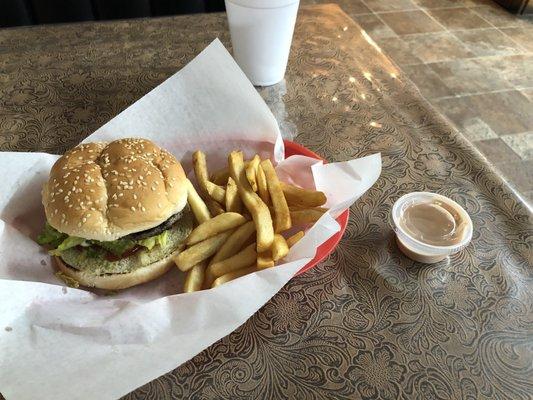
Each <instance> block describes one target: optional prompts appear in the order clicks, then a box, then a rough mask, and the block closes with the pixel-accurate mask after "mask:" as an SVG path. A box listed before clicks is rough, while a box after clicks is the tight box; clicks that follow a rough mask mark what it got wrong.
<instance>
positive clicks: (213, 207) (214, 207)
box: [205, 197, 226, 216]
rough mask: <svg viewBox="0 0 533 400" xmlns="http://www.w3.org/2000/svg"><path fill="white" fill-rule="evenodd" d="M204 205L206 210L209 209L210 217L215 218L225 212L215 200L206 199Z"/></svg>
mask: <svg viewBox="0 0 533 400" xmlns="http://www.w3.org/2000/svg"><path fill="white" fill-rule="evenodd" d="M205 203H206V204H207V208H208V209H209V212H210V213H211V215H213V216H216V215H219V214H223V213H225V212H226V211H225V210H224V209H223V208H222V206H221V205H220V204H218V203H217V202H216V201H215V200H213V199H212V198H211V197H209V198H207V199H206V200H205Z"/></svg>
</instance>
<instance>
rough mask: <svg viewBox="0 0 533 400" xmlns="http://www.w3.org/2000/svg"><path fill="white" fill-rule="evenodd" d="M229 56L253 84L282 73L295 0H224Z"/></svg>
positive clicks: (267, 81) (277, 77) (269, 82)
mask: <svg viewBox="0 0 533 400" xmlns="http://www.w3.org/2000/svg"><path fill="white" fill-rule="evenodd" d="M225 3H226V12H227V15H228V22H229V28H230V33H231V43H232V45H233V56H234V57H235V60H236V61H237V63H238V64H239V66H240V67H241V69H242V70H243V71H244V73H245V74H246V76H247V77H248V79H250V81H251V82H252V83H253V84H254V85H255V86H269V85H274V84H275V83H278V82H280V81H281V80H282V79H283V76H284V75H285V69H286V68H287V60H288V58H289V52H290V49H291V42H292V34H293V32H294V24H295V22H296V14H297V13H298V5H299V3H300V1H299V0H225Z"/></svg>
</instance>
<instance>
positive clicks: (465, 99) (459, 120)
mask: <svg viewBox="0 0 533 400" xmlns="http://www.w3.org/2000/svg"><path fill="white" fill-rule="evenodd" d="M433 104H434V105H436V106H437V107H438V108H439V109H440V110H441V111H442V113H443V114H444V115H446V116H448V118H449V119H450V120H451V121H452V122H454V123H455V124H456V125H457V127H458V128H459V130H461V131H462V132H463V133H464V135H465V136H466V137H467V138H469V139H470V140H471V141H477V140H485V139H493V138H496V137H498V136H503V135H509V134H515V133H522V132H528V131H530V130H531V127H532V126H533V107H531V102H530V101H529V100H528V99H527V98H526V97H525V96H524V95H523V94H522V93H520V92H519V91H516V90H510V91H505V92H495V93H484V94H478V95H470V96H462V97H453V98H447V99H437V100H434V101H433Z"/></svg>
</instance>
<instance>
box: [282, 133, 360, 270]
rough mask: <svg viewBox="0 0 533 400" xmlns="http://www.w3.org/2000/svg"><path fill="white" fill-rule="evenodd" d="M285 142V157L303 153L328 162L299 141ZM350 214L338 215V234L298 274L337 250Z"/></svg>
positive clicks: (317, 251)
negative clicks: (339, 227)
mask: <svg viewBox="0 0 533 400" xmlns="http://www.w3.org/2000/svg"><path fill="white" fill-rule="evenodd" d="M283 143H285V157H290V156H294V155H302V156H307V157H313V158H316V159H318V160H323V161H324V162H327V161H326V160H324V159H323V158H322V157H320V156H319V155H318V154H315V153H313V152H312V151H311V150H309V149H307V148H305V147H303V146H302V145H299V144H298V143H294V142H291V141H290V140H284V141H283ZM349 216H350V212H349V210H346V211H344V212H343V213H342V214H341V215H339V216H338V217H337V222H338V223H339V225H340V226H341V229H340V231H338V232H337V233H336V234H334V235H333V236H332V237H330V238H329V239H328V240H327V241H326V242H324V243H322V244H321V245H320V246H319V247H318V249H317V250H316V255H315V258H313V259H312V260H311V261H309V263H307V265H305V267H303V268H302V269H301V270H300V271H298V273H297V275H299V274H302V273H304V272H305V271H307V270H309V269H311V268H313V267H314V266H315V265H317V264H318V263H319V262H320V261H322V260H323V259H324V258H326V257H327V256H328V255H329V254H331V252H332V251H333V250H335V247H337V244H339V241H340V240H341V238H342V235H344V231H345V230H346V225H347V224H348V218H349Z"/></svg>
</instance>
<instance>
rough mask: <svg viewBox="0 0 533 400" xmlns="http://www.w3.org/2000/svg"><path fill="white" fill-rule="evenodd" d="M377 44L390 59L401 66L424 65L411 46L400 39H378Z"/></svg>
mask: <svg viewBox="0 0 533 400" xmlns="http://www.w3.org/2000/svg"><path fill="white" fill-rule="evenodd" d="M376 43H377V44H378V45H379V47H381V49H382V51H383V53H384V54H385V55H387V56H388V57H390V58H391V59H392V60H393V61H394V62H395V63H396V64H398V65H400V66H403V65H414V64H422V63H423V61H422V60H421V59H420V58H419V57H417V56H416V55H415V54H414V53H413V52H412V51H411V49H410V48H409V45H408V44H407V43H405V42H404V41H403V40H402V39H401V38H399V37H388V38H378V39H376Z"/></svg>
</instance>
